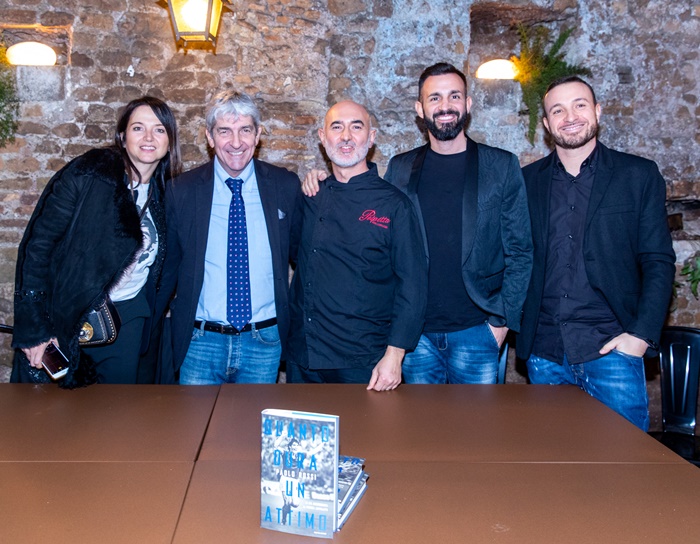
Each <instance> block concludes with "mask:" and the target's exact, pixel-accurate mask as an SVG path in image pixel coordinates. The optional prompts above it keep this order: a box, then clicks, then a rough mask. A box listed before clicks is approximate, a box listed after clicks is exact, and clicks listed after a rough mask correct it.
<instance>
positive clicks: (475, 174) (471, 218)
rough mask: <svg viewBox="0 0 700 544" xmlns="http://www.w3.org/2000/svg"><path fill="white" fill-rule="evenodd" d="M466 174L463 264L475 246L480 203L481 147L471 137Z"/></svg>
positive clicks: (463, 204)
mask: <svg viewBox="0 0 700 544" xmlns="http://www.w3.org/2000/svg"><path fill="white" fill-rule="evenodd" d="M464 175H465V180H464V192H463V193H462V264H464V263H466V262H467V259H469V254H470V253H471V251H472V247H473V246H474V234H475V233H476V220H477V210H478V205H479V149H478V145H477V143H476V142H475V141H474V140H472V139H470V138H467V165H466V168H465V171H464Z"/></svg>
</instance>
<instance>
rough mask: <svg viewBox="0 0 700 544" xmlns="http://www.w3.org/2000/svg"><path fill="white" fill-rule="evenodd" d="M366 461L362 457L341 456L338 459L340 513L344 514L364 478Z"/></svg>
mask: <svg viewBox="0 0 700 544" xmlns="http://www.w3.org/2000/svg"><path fill="white" fill-rule="evenodd" d="M364 464H365V460H364V459H363V458H362V457H350V456H347V455H341V456H340V457H339V458H338V512H342V510H343V508H344V507H345V505H346V504H347V501H348V499H349V498H350V495H351V491H352V490H353V489H355V486H356V485H357V482H359V481H360V477H361V476H362V474H363V472H362V467H363V466H364Z"/></svg>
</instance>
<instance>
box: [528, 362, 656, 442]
mask: <svg viewBox="0 0 700 544" xmlns="http://www.w3.org/2000/svg"><path fill="white" fill-rule="evenodd" d="M527 372H528V375H529V377H530V382H531V383H537V384H549V385H560V384H571V385H577V386H578V387H580V388H581V389H583V390H584V391H585V392H586V393H588V394H589V395H591V396H592V397H594V398H596V399H598V400H599V401H600V402H602V403H603V404H605V405H606V406H607V407H608V408H611V409H612V410H615V411H616V412H617V413H618V414H620V415H621V416H623V417H624V418H626V419H627V420H628V421H630V422H632V423H633V424H634V425H636V426H637V427H639V428H640V429H642V430H643V431H645V432H646V431H648V430H649V400H648V397H647V382H646V378H645V376H644V359H642V358H641V357H635V356H634V355H628V354H626V353H622V352H621V351H617V350H613V351H612V352H610V353H608V354H607V355H604V356H603V357H601V358H600V359H595V360H594V361H589V362H584V363H578V364H573V365H572V364H569V362H568V360H567V359H566V357H564V364H562V365H560V364H558V363H555V362H553V361H549V360H547V359H542V358H541V357H537V356H536V355H531V356H530V358H529V359H528V360H527Z"/></svg>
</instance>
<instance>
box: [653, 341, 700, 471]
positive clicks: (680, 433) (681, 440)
mask: <svg viewBox="0 0 700 544" xmlns="http://www.w3.org/2000/svg"><path fill="white" fill-rule="evenodd" d="M659 360H660V362H661V411H662V416H663V431H662V432H652V433H649V434H651V435H652V436H653V437H654V438H656V439H657V440H659V441H660V442H661V443H662V444H664V445H665V446H666V447H668V448H670V449H672V450H673V451H674V452H676V453H677V454H678V455H680V456H681V457H683V458H684V459H686V460H688V461H690V462H691V463H693V464H694V465H696V466H700V440H698V437H696V436H695V425H696V413H697V408H698V386H699V385H700V329H691V328H687V327H666V328H665V329H664V330H663V331H662V333H661V342H660V343H659Z"/></svg>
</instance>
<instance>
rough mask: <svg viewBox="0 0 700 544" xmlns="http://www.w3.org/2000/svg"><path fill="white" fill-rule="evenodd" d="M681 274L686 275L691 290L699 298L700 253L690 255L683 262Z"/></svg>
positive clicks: (686, 281)
mask: <svg viewBox="0 0 700 544" xmlns="http://www.w3.org/2000/svg"><path fill="white" fill-rule="evenodd" d="M680 274H681V276H685V280H684V281H685V283H687V284H688V285H689V286H690V292H691V293H693V296H694V297H695V298H696V299H697V298H698V285H700V255H699V254H697V253H696V254H695V255H692V256H691V257H689V258H688V259H687V260H686V261H685V263H684V264H683V268H681V272H680Z"/></svg>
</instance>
